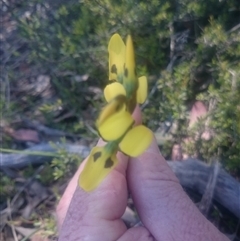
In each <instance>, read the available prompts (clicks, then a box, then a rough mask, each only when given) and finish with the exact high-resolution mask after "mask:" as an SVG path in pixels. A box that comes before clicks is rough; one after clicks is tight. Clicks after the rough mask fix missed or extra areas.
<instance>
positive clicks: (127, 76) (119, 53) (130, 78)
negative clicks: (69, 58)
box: [104, 34, 147, 104]
mask: <svg viewBox="0 0 240 241" xmlns="http://www.w3.org/2000/svg"><path fill="white" fill-rule="evenodd" d="M108 52H109V80H111V81H117V82H114V83H111V84H109V85H107V86H106V88H105V89H104V96H105V99H106V100H107V102H109V101H110V100H111V99H113V98H114V97H115V96H118V95H125V96H126V97H127V99H128V100H129V99H131V98H132V97H133V96H135V102H136V101H137V103H140V104H142V103H144V101H145V100H146V98H147V78H146V76H141V77H140V78H137V77H136V68H135V55H134V48H133V42H132V38H131V36H128V37H127V42H126V46H125V44H124V42H123V40H122V38H121V37H120V36H119V34H114V35H113V36H112V37H111V39H110V41H109V45H108Z"/></svg>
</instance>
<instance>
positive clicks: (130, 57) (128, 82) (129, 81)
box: [123, 35, 138, 98]
mask: <svg viewBox="0 0 240 241" xmlns="http://www.w3.org/2000/svg"><path fill="white" fill-rule="evenodd" d="M125 62H126V64H125V68H124V82H123V84H124V87H125V89H126V93H127V97H128V98H129V97H131V95H132V94H133V93H134V92H135V91H136V90H137V87H138V81H137V77H136V69H135V55H134V48H133V41H132V38H131V36H130V35H128V37H127V42H126V61H125Z"/></svg>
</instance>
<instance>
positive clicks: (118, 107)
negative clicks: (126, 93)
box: [115, 103, 122, 112]
mask: <svg viewBox="0 0 240 241" xmlns="http://www.w3.org/2000/svg"><path fill="white" fill-rule="evenodd" d="M121 107H122V104H121V103H118V104H117V105H116V109H115V110H116V112H118V111H119V110H120V109H121Z"/></svg>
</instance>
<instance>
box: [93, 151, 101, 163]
mask: <svg viewBox="0 0 240 241" xmlns="http://www.w3.org/2000/svg"><path fill="white" fill-rule="evenodd" d="M101 155H102V153H101V152H100V151H98V152H96V153H94V154H93V161H94V162H95V161H96V160H97V159H98V158H99V157H100V156H101Z"/></svg>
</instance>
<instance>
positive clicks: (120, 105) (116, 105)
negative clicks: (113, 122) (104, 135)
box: [96, 95, 126, 126]
mask: <svg viewBox="0 0 240 241" xmlns="http://www.w3.org/2000/svg"><path fill="white" fill-rule="evenodd" d="M125 103H126V97H125V96H124V95H118V96H116V97H115V98H114V99H112V100H111V101H110V102H109V103H108V104H107V105H106V106H105V107H104V108H103V110H102V111H101V113H100V115H99V117H98V120H97V122H96V125H97V126H99V125H101V124H102V122H104V121H105V120H106V119H107V118H108V117H109V116H111V115H113V114H115V113H117V112H121V111H124V110H125V108H126V105H125Z"/></svg>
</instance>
